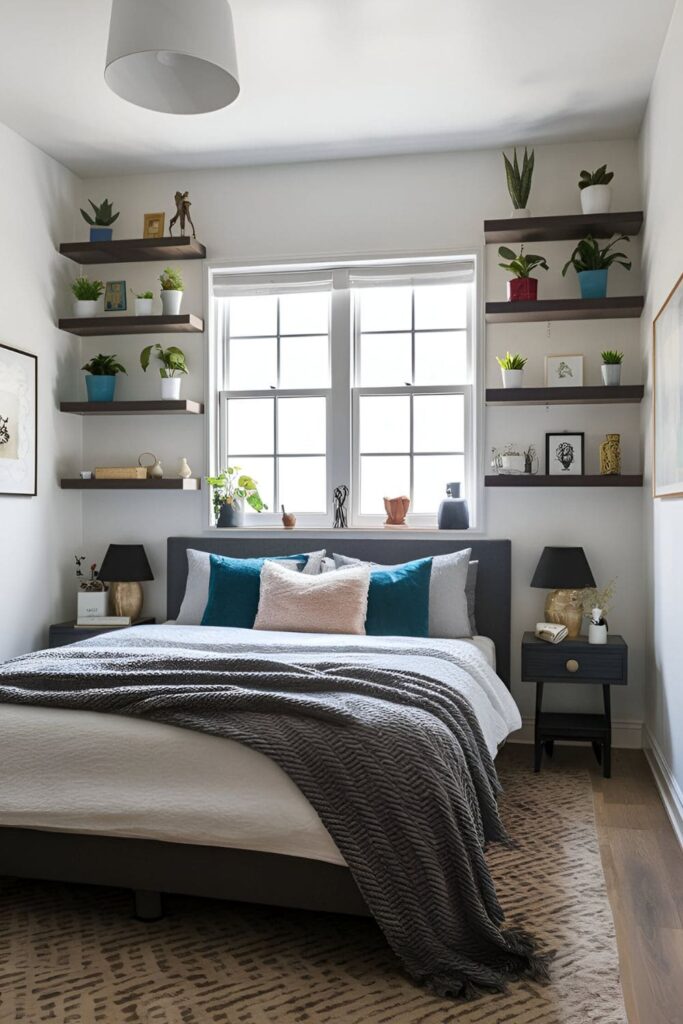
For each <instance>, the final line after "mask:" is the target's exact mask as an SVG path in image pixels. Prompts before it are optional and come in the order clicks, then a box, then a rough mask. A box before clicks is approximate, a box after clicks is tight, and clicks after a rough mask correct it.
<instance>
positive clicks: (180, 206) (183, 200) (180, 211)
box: [168, 192, 197, 238]
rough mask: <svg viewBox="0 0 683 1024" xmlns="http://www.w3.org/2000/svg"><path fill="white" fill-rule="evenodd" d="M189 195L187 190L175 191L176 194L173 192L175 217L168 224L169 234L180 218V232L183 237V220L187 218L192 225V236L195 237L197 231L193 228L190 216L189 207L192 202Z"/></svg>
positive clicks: (171, 233)
mask: <svg viewBox="0 0 683 1024" xmlns="http://www.w3.org/2000/svg"><path fill="white" fill-rule="evenodd" d="M189 197H190V193H189V192H176V194H175V208H176V214H175V217H173V218H172V220H171V222H170V224H169V225H168V233H169V235H173V225H174V224H176V223H177V221H178V220H180V234H181V235H182V236H183V237H184V235H185V221H186V220H188V221H189V222H190V225H191V226H192V237H193V238H196V237H197V232H196V231H195V229H194V224H193V223H192V217H191V216H190V207H191V206H192V203H191V202H190V198H189Z"/></svg>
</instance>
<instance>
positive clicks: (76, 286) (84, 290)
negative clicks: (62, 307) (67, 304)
mask: <svg viewBox="0 0 683 1024" xmlns="http://www.w3.org/2000/svg"><path fill="white" fill-rule="evenodd" d="M71 291H72V292H73V294H74V316H95V315H96V314H97V303H98V300H99V298H100V296H101V295H102V292H103V291H104V282H103V281H91V280H90V278H88V277H77V278H76V280H75V281H74V282H73V283H72V285H71Z"/></svg>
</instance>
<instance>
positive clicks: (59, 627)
mask: <svg viewBox="0 0 683 1024" xmlns="http://www.w3.org/2000/svg"><path fill="white" fill-rule="evenodd" d="M155 622H156V619H152V618H143V619H136V620H135V622H133V623H131V625H133V626H152V625H154V623H155ZM118 629H130V626H77V625H76V623H75V622H74V621H72V622H56V623H53V624H52V625H51V626H50V634H49V639H48V643H47V645H48V647H65V646H66V645H67V644H75V643H77V642H78V641H79V640H88V639H89V638H90V637H91V636H100V634H101V633H115V632H116V631H117V630H118Z"/></svg>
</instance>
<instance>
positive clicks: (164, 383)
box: [161, 377, 180, 402]
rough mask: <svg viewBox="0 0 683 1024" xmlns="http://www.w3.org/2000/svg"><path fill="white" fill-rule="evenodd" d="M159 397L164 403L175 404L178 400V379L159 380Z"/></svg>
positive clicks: (163, 378) (166, 378) (164, 378)
mask: <svg viewBox="0 0 683 1024" xmlns="http://www.w3.org/2000/svg"><path fill="white" fill-rule="evenodd" d="M161 397H162V399H163V400H164V401H166V402H177V401H178V399H179V398H180V377H162V378H161Z"/></svg>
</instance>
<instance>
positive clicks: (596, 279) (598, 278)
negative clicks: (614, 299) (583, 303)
mask: <svg viewBox="0 0 683 1024" xmlns="http://www.w3.org/2000/svg"><path fill="white" fill-rule="evenodd" d="M578 278H579V288H580V289H581V298H582V299H604V298H605V296H606V295H607V270H582V271H581V272H580V274H579V275H578Z"/></svg>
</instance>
